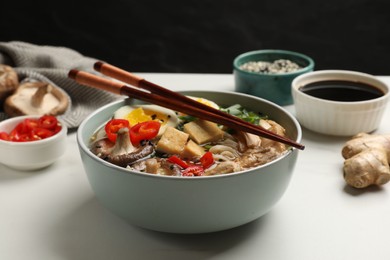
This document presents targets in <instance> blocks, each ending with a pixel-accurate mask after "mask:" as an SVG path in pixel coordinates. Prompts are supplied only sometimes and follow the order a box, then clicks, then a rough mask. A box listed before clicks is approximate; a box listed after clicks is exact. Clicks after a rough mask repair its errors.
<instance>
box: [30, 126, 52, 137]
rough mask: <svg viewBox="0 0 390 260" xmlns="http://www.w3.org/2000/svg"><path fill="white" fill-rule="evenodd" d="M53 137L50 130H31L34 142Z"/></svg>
mask: <svg viewBox="0 0 390 260" xmlns="http://www.w3.org/2000/svg"><path fill="white" fill-rule="evenodd" d="M53 135H54V133H53V131H50V130H49V129H45V128H40V127H36V128H34V129H33V130H31V133H30V138H31V139H32V140H40V139H45V138H48V137H50V136H53Z"/></svg>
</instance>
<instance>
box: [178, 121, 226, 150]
mask: <svg viewBox="0 0 390 260" xmlns="http://www.w3.org/2000/svg"><path fill="white" fill-rule="evenodd" d="M184 132H186V133H187V134H189V135H190V138H191V139H192V140H194V141H195V142H196V143H197V144H205V143H209V142H213V141H217V140H219V139H221V138H222V137H223V131H222V130H221V129H220V128H219V127H218V125H217V124H216V123H213V122H210V121H206V120H200V119H198V120H195V121H192V122H189V123H187V124H185V125H184Z"/></svg>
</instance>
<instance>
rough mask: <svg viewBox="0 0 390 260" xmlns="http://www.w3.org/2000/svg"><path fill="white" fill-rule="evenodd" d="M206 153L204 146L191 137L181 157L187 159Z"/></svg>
mask: <svg viewBox="0 0 390 260" xmlns="http://www.w3.org/2000/svg"><path fill="white" fill-rule="evenodd" d="M204 153H205V151H204V148H203V147H202V146H200V145H197V144H196V143H195V142H194V141H192V140H191V139H190V140H189V141H188V142H187V144H186V146H185V147H184V149H183V152H182V153H181V157H183V158H186V159H195V158H200V157H201V156H202V155H203V154H204Z"/></svg>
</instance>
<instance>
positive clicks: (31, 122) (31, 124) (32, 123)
mask: <svg viewBox="0 0 390 260" xmlns="http://www.w3.org/2000/svg"><path fill="white" fill-rule="evenodd" d="M38 121H39V119H34V118H26V119H24V121H23V123H24V125H25V130H26V131H31V130H32V129H34V128H37V127H38V125H39V122H38Z"/></svg>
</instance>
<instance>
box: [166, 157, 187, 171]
mask: <svg viewBox="0 0 390 260" xmlns="http://www.w3.org/2000/svg"><path fill="white" fill-rule="evenodd" d="M168 161H170V162H171V163H175V164H177V165H179V166H180V167H181V168H183V169H186V168H188V164H187V163H186V162H185V161H183V160H182V159H180V158H179V157H177V156H176V155H172V156H171V157H169V158H168Z"/></svg>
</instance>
